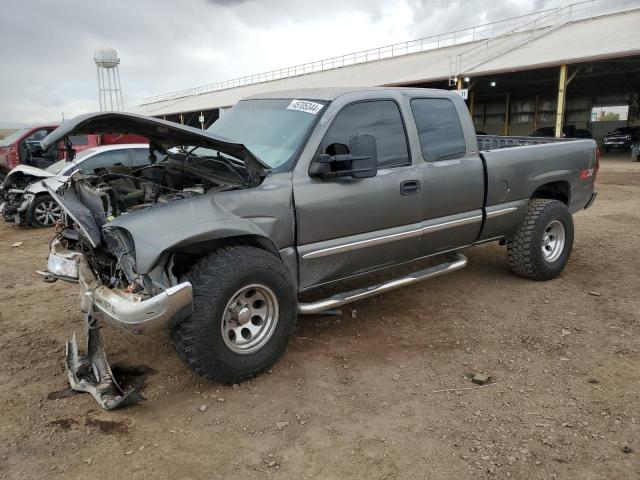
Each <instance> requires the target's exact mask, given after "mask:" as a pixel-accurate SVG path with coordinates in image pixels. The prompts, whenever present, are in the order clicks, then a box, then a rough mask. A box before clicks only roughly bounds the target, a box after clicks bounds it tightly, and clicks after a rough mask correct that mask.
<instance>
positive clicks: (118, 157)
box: [0, 143, 149, 228]
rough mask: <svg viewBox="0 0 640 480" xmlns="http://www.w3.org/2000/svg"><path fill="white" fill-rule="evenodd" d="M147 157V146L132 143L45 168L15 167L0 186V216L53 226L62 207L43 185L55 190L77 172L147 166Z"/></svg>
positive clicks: (92, 151)
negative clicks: (108, 167)
mask: <svg viewBox="0 0 640 480" xmlns="http://www.w3.org/2000/svg"><path fill="white" fill-rule="evenodd" d="M148 157H149V145H145V144H135V143H132V144H118V145H107V146H102V147H94V148H89V149H87V150H83V151H82V152H80V153H77V154H76V155H75V157H74V159H73V161H67V160H59V161H58V162H56V163H54V164H53V165H50V166H49V167H47V168H45V169H40V168H36V167H32V166H29V165H18V166H17V167H15V168H14V169H13V170H11V172H9V174H8V175H7V177H6V179H5V181H4V182H3V184H2V186H0V199H1V200H0V213H2V215H3V217H4V219H5V221H7V222H14V223H16V224H24V225H29V226H32V227H36V228H43V227H52V226H54V225H55V224H57V223H58V222H60V220H61V219H62V208H60V206H59V205H58V204H57V203H56V202H55V201H54V200H53V198H52V197H51V195H50V194H49V192H48V191H47V188H46V186H48V187H50V188H51V189H53V190H57V189H58V188H60V186H61V185H62V184H64V183H65V182H66V181H67V180H69V177H71V175H72V174H74V173H75V172H77V171H81V172H86V173H90V172H93V171H94V170H95V169H96V168H103V167H106V166H114V165H121V166H125V167H137V166H143V165H147V164H148V163H149V159H148Z"/></svg>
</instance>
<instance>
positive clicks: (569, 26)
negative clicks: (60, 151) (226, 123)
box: [136, 0, 640, 116]
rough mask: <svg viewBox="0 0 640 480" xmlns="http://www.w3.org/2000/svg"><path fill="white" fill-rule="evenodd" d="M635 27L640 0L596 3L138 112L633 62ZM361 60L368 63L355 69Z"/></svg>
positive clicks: (180, 97)
mask: <svg viewBox="0 0 640 480" xmlns="http://www.w3.org/2000/svg"><path fill="white" fill-rule="evenodd" d="M602 12H604V13H602ZM638 25H640V1H639V0H625V1H624V2H623V1H622V0H591V1H587V2H580V3H577V4H572V5H568V6H565V7H559V8H556V9H552V10H547V11H544V12H537V13H535V14H529V15H524V16H521V17H516V18H514V19H508V20H503V21H500V22H495V23H493V24H488V25H482V26H478V27H473V28H471V29H465V30H459V31H457V32H452V33H450V34H444V35H438V36H435V37H430V38H429V39H421V40H417V41H414V42H406V43H404V44H398V45H394V46H389V47H380V48H378V49H373V50H370V51H367V52H360V54H358V53H355V54H349V55H346V56H342V57H336V58H334V59H328V60H323V61H320V62H315V63H313V62H312V63H311V64H306V66H298V67H290V68H289V69H282V70H279V71H274V72H268V73H266V74H260V75H256V76H251V77H243V78H242V79H235V80H230V81H228V82H222V83H221V84H212V85H208V86H204V87H198V88H196V89H190V90H183V91H180V92H173V93H169V94H165V95H161V96H159V97H154V98H150V99H147V100H146V101H145V103H143V104H142V105H140V106H139V107H138V108H137V109H136V111H137V112H138V113H142V114H146V115H152V116H163V115H172V114H180V113H185V112H197V111H206V110H211V109H216V108H220V107H226V106H229V105H233V104H235V103H236V102H237V101H239V100H241V99H243V98H246V97H248V96H250V95H254V94H257V93H262V92H265V91H274V90H288V89H299V88H314V87H323V86H328V85H330V86H337V87H349V86H361V87H367V86H385V85H386V86H404V85H419V84H424V83H428V82H435V81H442V80H444V81H447V82H448V83H449V85H452V84H455V80H456V77H457V78H461V77H478V76H481V75H488V74H495V73H500V72H517V71H525V70H531V69H536V68H543V67H550V66H560V65H566V64H577V63H583V62H588V61H594V60H600V59H612V58H621V57H627V56H634V55H639V54H640V30H639V29H638V28H637V26H638ZM474 38H475V39H476V40H474ZM477 38H480V40H477ZM434 45H435V47H434ZM442 45H445V46H442ZM438 46H440V47H439V48H438ZM412 49H413V50H416V49H417V50H418V51H417V53H412ZM385 57H386V58H385ZM359 58H364V59H365V60H361V61H360V62H358V59H359ZM369 58H373V59H372V60H371V59H369ZM349 62H351V64H348V63H349ZM316 64H317V66H316V67H315V68H317V69H319V71H313V72H311V73H299V71H300V68H302V67H305V68H308V69H310V68H312V67H313V66H314V65H316ZM331 65H333V67H331ZM341 65H344V66H341ZM287 72H288V75H287ZM278 77H285V78H278ZM210 90H211V91H210Z"/></svg>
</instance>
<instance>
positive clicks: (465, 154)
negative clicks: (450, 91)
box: [409, 95, 485, 256]
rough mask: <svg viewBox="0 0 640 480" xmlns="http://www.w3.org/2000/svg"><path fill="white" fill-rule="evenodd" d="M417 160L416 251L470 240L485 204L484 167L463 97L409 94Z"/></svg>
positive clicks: (441, 248)
mask: <svg viewBox="0 0 640 480" xmlns="http://www.w3.org/2000/svg"><path fill="white" fill-rule="evenodd" d="M409 102H410V107H411V111H412V113H413V119H414V121H415V128H416V131H417V139H418V142H419V144H418V145H416V148H415V150H417V151H418V152H420V157H421V158H418V159H416V160H415V161H417V162H421V163H422V165H423V168H421V169H420V171H421V175H422V176H421V180H422V185H423V188H422V190H423V202H424V209H423V212H424V213H423V215H424V216H423V224H422V232H423V235H422V238H421V241H420V252H421V254H422V255H425V256H426V255H432V254H435V253H438V252H444V251H448V250H453V249H456V248H459V247H464V246H468V245H471V244H472V243H474V242H475V241H476V239H477V237H478V234H479V233H480V229H481V227H482V220H483V204H484V187H485V185H484V184H485V178H484V167H483V164H482V159H481V158H480V156H479V154H478V148H477V140H476V136H475V129H474V128H473V124H472V122H471V117H470V115H469V112H468V110H467V106H466V104H465V103H464V101H463V100H462V98H461V97H453V98H450V97H448V96H440V97H438V96H433V97H429V95H425V96H424V97H414V98H411V99H410V100H409Z"/></svg>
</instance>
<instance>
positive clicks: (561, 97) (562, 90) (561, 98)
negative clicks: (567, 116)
mask: <svg viewBox="0 0 640 480" xmlns="http://www.w3.org/2000/svg"><path fill="white" fill-rule="evenodd" d="M566 90H567V65H566V64H564V65H561V66H560V79H559V81H558V107H557V109H556V137H558V138H559V137H561V136H562V125H563V124H564V107H565V104H566V103H567V92H566Z"/></svg>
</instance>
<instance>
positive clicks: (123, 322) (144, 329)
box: [38, 240, 193, 333]
mask: <svg viewBox="0 0 640 480" xmlns="http://www.w3.org/2000/svg"><path fill="white" fill-rule="evenodd" d="M38 273H39V274H40V275H42V276H43V277H44V278H45V279H60V280H64V281H67V282H77V283H79V284H80V308H81V310H82V311H83V312H84V313H85V314H87V313H89V312H93V313H92V315H95V316H96V317H99V318H100V320H104V322H105V323H107V324H109V325H111V326H114V327H117V328H122V329H124V330H127V331H129V332H132V333H154V332H157V331H160V330H165V329H168V328H169V327H170V326H171V324H172V322H174V321H176V320H179V319H182V318H185V317H186V316H188V315H189V314H191V305H192V304H191V302H192V300H193V293H192V287H191V283H189V282H183V283H180V284H178V285H175V286H172V287H169V288H167V289H166V290H164V291H163V292H161V293H159V294H157V295H154V296H153V297H149V298H146V297H144V296H142V295H139V294H136V293H129V292H126V291H124V290H119V289H116V288H108V287H106V286H104V285H100V284H99V282H98V280H97V279H96V276H95V275H94V274H93V272H92V271H91V268H90V267H89V264H88V263H87V261H86V259H85V258H84V256H83V255H82V254H81V253H79V252H73V251H70V250H67V249H66V248H65V247H64V245H62V243H61V242H60V241H59V240H54V241H53V242H52V243H51V248H50V250H49V258H48V260H47V271H46V272H38Z"/></svg>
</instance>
